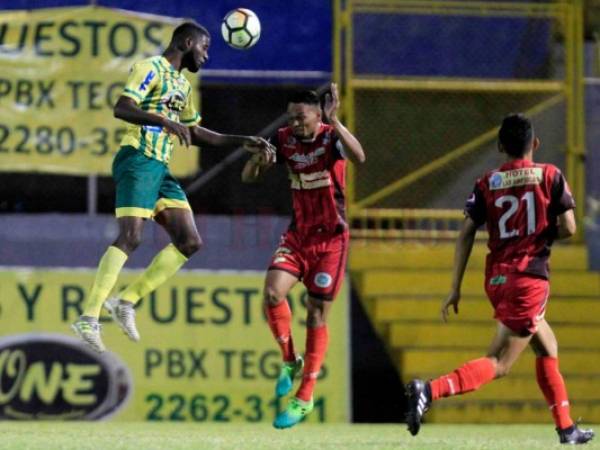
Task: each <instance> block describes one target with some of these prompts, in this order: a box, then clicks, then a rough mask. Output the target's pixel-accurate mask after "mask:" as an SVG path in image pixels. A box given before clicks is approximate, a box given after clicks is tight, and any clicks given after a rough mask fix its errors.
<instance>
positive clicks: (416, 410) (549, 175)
mask: <svg viewBox="0 0 600 450" xmlns="http://www.w3.org/2000/svg"><path fill="white" fill-rule="evenodd" d="M498 137H499V139H498V147H499V150H500V151H501V152H502V153H505V154H506V157H507V162H506V163H505V164H504V165H502V166H501V167H500V168H499V169H495V170H492V171H490V172H487V173H486V174H485V175H484V176H483V177H482V178H480V179H479V180H477V183H476V184H475V188H474V190H473V193H472V194H471V196H470V197H469V199H468V200H467V203H466V208H465V216H466V217H465V221H464V223H463V226H462V229H461V231H460V235H459V237H458V241H457V243H456V253H455V256H454V271H453V280H452V289H451V291H450V294H449V295H448V297H447V298H446V299H445V301H444V302H443V304H442V308H441V315H442V319H443V320H444V321H446V320H447V319H448V314H449V308H450V307H451V306H452V307H453V309H454V312H455V313H456V314H458V303H459V301H460V287H461V284H462V279H463V275H464V272H465V267H466V265H467V261H468V259H469V255H470V253H471V249H472V247H473V241H474V238H475V233H476V232H477V228H479V226H481V225H483V224H484V223H485V224H486V225H487V230H488V233H489V240H488V247H489V249H490V253H489V254H488V256H487V260H486V270H485V290H486V293H487V295H488V297H489V299H490V301H491V303H492V305H493V307H494V311H495V313H494V318H495V319H496V320H497V329H496V336H495V337H494V339H493V341H492V344H491V346H490V349H489V351H488V354H487V355H486V356H485V357H483V358H479V359H475V360H473V361H469V362H467V363H466V364H464V365H463V366H461V367H459V368H458V369H456V370H455V371H454V372H451V373H449V374H446V375H443V376H441V377H439V378H436V379H435V380H431V381H429V382H425V381H423V380H413V381H411V382H410V383H409V384H408V385H407V395H408V403H409V408H408V412H407V416H406V419H407V420H406V421H407V424H408V429H409V431H410V433H411V434H412V435H413V436H414V435H416V434H417V433H418V432H419V429H420V426H421V419H422V417H423V414H424V413H425V411H427V409H429V407H430V406H431V403H432V402H434V401H436V400H438V399H440V398H443V397H449V396H452V395H458V394H464V393H467V392H471V391H474V390H477V389H478V388H480V387H481V386H482V385H484V384H486V383H489V382H490V381H492V380H494V379H496V378H500V377H503V376H505V375H506V374H508V372H509V370H510V368H511V366H512V365H513V364H514V362H515V361H516V360H517V358H518V357H519V355H520V354H521V352H522V351H523V350H524V349H525V348H526V347H527V345H530V346H531V348H532V349H533V351H534V352H535V354H536V356H537V359H536V373H537V381H538V385H539V387H540V389H541V390H542V393H543V394H544V397H545V398H546V401H547V403H548V405H549V407H550V410H551V411H552V416H553V418H554V422H555V424H556V430H557V432H558V435H559V440H560V442H561V443H564V444H583V443H585V442H587V441H589V440H590V439H592V438H593V436H594V433H593V431H591V430H582V429H579V428H578V427H577V425H576V424H574V423H573V420H571V416H570V413H569V400H568V397H567V390H566V387H565V383H564V381H563V378H562V375H561V374H560V371H559V369H558V350H557V347H558V346H557V342H556V337H555V336H554V333H553V331H552V329H551V328H550V325H549V324H548V322H547V321H546V320H545V319H544V313H545V310H546V303H547V301H548V294H549V282H548V258H549V257H550V247H551V245H552V242H553V241H554V240H555V239H564V238H568V237H570V236H572V235H573V234H574V233H575V228H576V226H575V217H574V214H573V208H574V207H575V202H574V201H573V197H572V196H571V192H570V191H569V187H568V185H567V182H566V180H565V178H564V177H563V175H562V173H561V172H560V170H559V169H558V168H557V167H555V166H553V165H552V164H539V163H534V162H533V153H534V151H536V150H537V149H538V148H539V145H540V140H539V139H538V138H537V137H535V134H534V131H533V127H532V125H531V122H530V120H529V119H528V118H526V117H524V116H523V115H520V114H513V115H509V116H507V117H506V118H505V119H504V121H503V122H502V126H501V128H500V131H499V134H498Z"/></svg>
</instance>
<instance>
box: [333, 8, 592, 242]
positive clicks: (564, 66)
mask: <svg viewBox="0 0 600 450" xmlns="http://www.w3.org/2000/svg"><path fill="white" fill-rule="evenodd" d="M582 46H583V19H582V4H581V1H580V0H570V1H560V2H537V3H522V2H506V3H505V2H496V1H489V2H484V1H482V2H465V1H426V0H419V1H412V0H408V1H407V0H380V1H379V0H375V1H374V0H370V1H369V0H347V1H345V2H344V3H342V2H341V1H337V2H336V8H335V39H334V48H335V63H334V71H335V78H336V79H337V80H338V82H339V83H340V84H341V85H342V87H343V92H344V101H343V107H344V113H345V117H346V120H347V122H348V125H349V127H350V128H351V129H352V130H353V131H354V132H355V133H356V134H357V136H358V137H359V139H360V140H361V142H362V143H363V145H364V146H365V148H366V150H367V153H368V156H367V162H366V164H364V165H362V166H360V167H358V168H352V169H351V172H350V180H349V198H350V201H349V203H350V207H349V210H350V214H351V217H352V220H353V228H354V229H355V232H354V236H358V237H360V236H363V237H383V236H387V237H421V236H424V237H450V236H453V235H454V234H455V233H454V231H453V230H455V229H456V227H457V225H458V221H459V220H461V218H462V215H461V213H460V209H461V208H462V205H463V202H464V200H465V198H466V197H467V196H468V194H469V193H470V190H471V188H472V186H473V183H474V181H475V179H476V178H477V176H479V175H481V174H482V173H483V172H484V171H485V170H488V169H490V168H493V167H494V166H497V165H499V164H500V163H501V160H502V158H501V155H500V154H499V153H498V152H497V147H496V135H497V130H498V128H497V127H498V125H499V123H500V121H501V119H502V118H503V117H504V116H505V115H506V114H508V113H511V112H524V113H526V114H528V115H529V116H530V117H532V119H533V122H534V125H535V127H536V130H537V133H538V136H540V138H541V139H542V151H541V152H540V153H539V156H538V158H539V159H540V160H542V161H545V162H552V163H554V164H556V165H558V166H559V167H561V168H562V169H563V170H564V171H565V174H566V176H567V178H568V180H569V182H570V183H571V185H572V189H573V191H574V195H575V197H576V200H577V202H578V204H579V205H582V206H583V203H584V202H583V199H584V186H585V180H584V171H583V156H584V153H585V150H584V129H583V123H584V117H583V49H582ZM440 210H442V211H440ZM577 214H578V215H579V216H580V217H579V218H581V217H582V215H583V208H580V209H578V212H577Z"/></svg>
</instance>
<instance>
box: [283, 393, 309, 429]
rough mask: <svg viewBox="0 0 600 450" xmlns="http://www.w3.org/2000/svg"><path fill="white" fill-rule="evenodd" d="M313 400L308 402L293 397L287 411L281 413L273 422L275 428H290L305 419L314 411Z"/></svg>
mask: <svg viewBox="0 0 600 450" xmlns="http://www.w3.org/2000/svg"><path fill="white" fill-rule="evenodd" d="M314 407H315V405H314V402H313V399H312V397H311V399H310V400H309V401H307V402H305V401H303V400H300V399H299V398H297V397H293V398H292V399H291V400H290V402H289V403H288V405H287V408H286V409H285V411H283V412H281V413H279V414H278V415H277V417H276V418H275V421H274V422H273V426H274V427H275V428H279V429H282V428H290V427H293V426H294V425H296V424H297V423H298V422H300V421H301V420H302V419H304V418H305V417H306V416H307V415H308V414H310V412H311V411H312V410H313V409H314Z"/></svg>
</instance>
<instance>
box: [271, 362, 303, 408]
mask: <svg viewBox="0 0 600 450" xmlns="http://www.w3.org/2000/svg"><path fill="white" fill-rule="evenodd" d="M303 368H304V360H303V359H302V356H298V357H297V358H296V361H294V362H284V363H283V365H282V366H281V372H279V377H278V378H277V384H276V385H275V396H276V397H278V398H280V397H284V396H286V395H287V394H288V393H289V392H290V391H291V390H292V385H293V384H294V378H295V377H296V375H297V374H298V373H299V372H301V371H302V369H303Z"/></svg>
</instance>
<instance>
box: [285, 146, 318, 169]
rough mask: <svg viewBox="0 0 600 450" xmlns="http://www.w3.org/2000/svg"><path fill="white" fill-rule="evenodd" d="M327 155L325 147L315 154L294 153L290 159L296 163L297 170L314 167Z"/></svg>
mask: <svg viewBox="0 0 600 450" xmlns="http://www.w3.org/2000/svg"><path fill="white" fill-rule="evenodd" d="M324 154H325V147H319V148H317V149H316V150H315V151H314V152H310V153H307V154H302V153H294V154H293V155H292V156H290V158H289V159H291V160H292V161H294V162H295V163H296V165H295V168H296V169H304V168H305V167H308V166H312V165H313V164H316V163H317V162H318V161H319V156H322V155H324Z"/></svg>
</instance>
